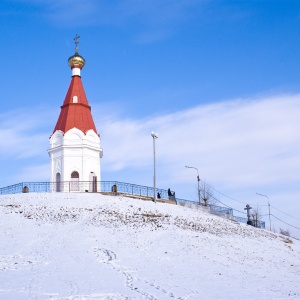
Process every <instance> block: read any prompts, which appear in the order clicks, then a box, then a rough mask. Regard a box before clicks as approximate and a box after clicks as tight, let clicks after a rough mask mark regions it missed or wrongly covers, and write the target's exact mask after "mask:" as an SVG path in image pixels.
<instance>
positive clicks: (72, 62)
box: [68, 51, 85, 69]
mask: <svg viewBox="0 0 300 300" xmlns="http://www.w3.org/2000/svg"><path fill="white" fill-rule="evenodd" d="M68 64H69V66H70V67H71V69H72V68H74V67H77V68H80V69H82V68H83V67H84V65H85V59H84V58H83V57H82V56H81V55H79V54H78V53H77V51H76V53H75V54H74V55H73V56H71V57H70V58H69V60H68Z"/></svg>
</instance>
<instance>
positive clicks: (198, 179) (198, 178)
mask: <svg viewBox="0 0 300 300" xmlns="http://www.w3.org/2000/svg"><path fill="white" fill-rule="evenodd" d="M185 167H186V168H189V169H195V170H196V171H197V181H198V201H199V205H200V204H201V201H200V177H199V172H198V169H197V168H195V167H190V166H185Z"/></svg>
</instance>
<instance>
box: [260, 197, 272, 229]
mask: <svg viewBox="0 0 300 300" xmlns="http://www.w3.org/2000/svg"><path fill="white" fill-rule="evenodd" d="M256 194H257V195H259V196H263V197H266V198H267V199H268V207H269V223H270V231H271V211H270V199H269V197H268V196H266V195H263V194H259V193H256Z"/></svg>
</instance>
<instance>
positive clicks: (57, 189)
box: [56, 173, 61, 192]
mask: <svg viewBox="0 0 300 300" xmlns="http://www.w3.org/2000/svg"><path fill="white" fill-rule="evenodd" d="M56 191H57V192H61V188H60V173H56Z"/></svg>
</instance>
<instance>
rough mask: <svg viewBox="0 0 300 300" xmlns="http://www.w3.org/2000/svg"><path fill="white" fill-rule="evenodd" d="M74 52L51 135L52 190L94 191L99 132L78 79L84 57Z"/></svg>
mask: <svg viewBox="0 0 300 300" xmlns="http://www.w3.org/2000/svg"><path fill="white" fill-rule="evenodd" d="M78 38H79V36H78V35H76V37H75V39H74V40H75V44H76V48H75V49H76V52H75V54H74V55H73V56H71V57H70V58H69V60H68V64H69V66H70V68H71V70H72V79H71V83H70V86H69V89H68V92H67V94H66V97H65V100H64V102H63V105H62V106H61V111H60V115H59V117H58V120H57V123H56V125H55V128H54V131H53V133H52V135H51V136H50V149H49V150H48V153H49V156H50V161H51V178H50V181H51V182H53V183H54V185H53V188H52V190H53V191H57V192H60V191H65V192H67V191H87V192H96V191H97V189H98V190H99V187H98V182H99V181H100V180H101V177H100V158H101V157H102V149H101V147H100V135H99V133H98V132H97V129H96V126H95V123H94V120H93V117H92V114H91V107H90V106H89V103H88V100H87V97H86V95H85V91H84V88H83V85H82V81H81V70H82V68H83V67H84V65H85V59H84V58H83V57H82V56H81V55H79V54H78V43H79V42H78Z"/></svg>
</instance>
